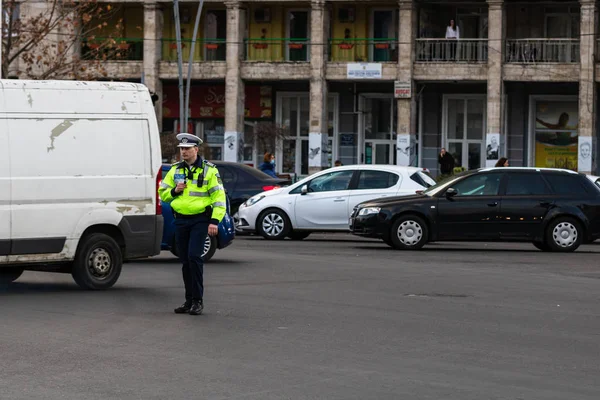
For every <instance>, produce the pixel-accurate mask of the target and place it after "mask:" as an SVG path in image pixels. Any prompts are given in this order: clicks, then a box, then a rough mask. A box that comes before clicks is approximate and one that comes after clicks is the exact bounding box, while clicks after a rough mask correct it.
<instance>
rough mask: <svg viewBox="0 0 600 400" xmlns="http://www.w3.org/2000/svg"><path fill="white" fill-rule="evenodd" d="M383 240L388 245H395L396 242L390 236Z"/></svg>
mask: <svg viewBox="0 0 600 400" xmlns="http://www.w3.org/2000/svg"><path fill="white" fill-rule="evenodd" d="M383 242H384V243H385V244H387V245H388V246H390V247H394V242H392V240H391V239H389V238H384V239H383Z"/></svg>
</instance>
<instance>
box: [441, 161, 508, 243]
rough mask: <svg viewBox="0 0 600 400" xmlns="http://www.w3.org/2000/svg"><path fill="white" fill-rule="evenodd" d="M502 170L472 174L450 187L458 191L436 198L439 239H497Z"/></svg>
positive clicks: (498, 234) (498, 233)
mask: <svg viewBox="0 0 600 400" xmlns="http://www.w3.org/2000/svg"><path fill="white" fill-rule="evenodd" d="M502 175H503V174H502V173H500V172H495V173H481V174H475V175H471V176H469V177H468V178H465V179H463V180H461V181H459V182H457V183H456V184H455V185H453V186H452V188H453V189H455V190H456V192H457V194H456V195H455V196H453V197H447V196H445V195H442V196H441V197H440V198H439V201H438V226H439V240H449V239H454V240H468V239H476V240H481V239H497V238H499V236H500V228H499V224H498V218H497V215H498V212H499V210H500V207H501V204H500V203H501V200H500V196H499V194H498V193H499V189H500V181H501V178H502Z"/></svg>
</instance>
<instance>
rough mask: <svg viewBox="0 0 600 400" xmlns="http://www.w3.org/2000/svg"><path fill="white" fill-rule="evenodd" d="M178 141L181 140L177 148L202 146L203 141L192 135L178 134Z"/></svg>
mask: <svg viewBox="0 0 600 400" xmlns="http://www.w3.org/2000/svg"><path fill="white" fill-rule="evenodd" d="M177 140H179V144H178V145H177V147H195V146H198V145H201V144H202V139H200V138H199V137H198V136H196V135H192V134H190V133H180V134H178V135H177Z"/></svg>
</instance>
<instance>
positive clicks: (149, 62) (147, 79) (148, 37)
mask: <svg viewBox="0 0 600 400" xmlns="http://www.w3.org/2000/svg"><path fill="white" fill-rule="evenodd" d="M163 23H164V20H163V11H162V8H161V7H160V5H158V4H156V3H145V4H144V61H143V67H144V83H145V84H146V86H148V89H149V90H150V92H151V93H156V95H158V100H157V101H156V103H155V105H154V109H155V110H156V119H157V120H158V126H159V128H160V129H161V130H162V99H163V95H162V82H161V80H160V78H159V75H158V63H159V62H160V58H161V41H160V39H161V38H162V31H163Z"/></svg>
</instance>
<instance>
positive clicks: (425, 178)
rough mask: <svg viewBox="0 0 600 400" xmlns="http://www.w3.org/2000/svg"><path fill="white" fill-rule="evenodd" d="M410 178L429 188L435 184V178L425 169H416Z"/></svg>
mask: <svg viewBox="0 0 600 400" xmlns="http://www.w3.org/2000/svg"><path fill="white" fill-rule="evenodd" d="M410 179H412V180H413V181H415V182H417V183H418V184H419V185H421V186H423V187H426V188H430V187H432V186H434V185H435V184H436V182H435V180H434V179H433V178H432V177H431V175H429V173H428V172H426V171H417V172H415V173H414V174H412V175H411V176H410Z"/></svg>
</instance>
